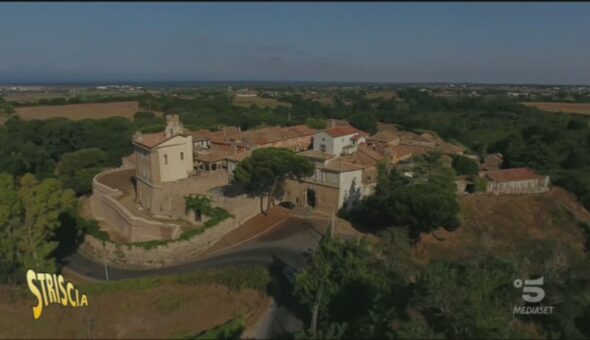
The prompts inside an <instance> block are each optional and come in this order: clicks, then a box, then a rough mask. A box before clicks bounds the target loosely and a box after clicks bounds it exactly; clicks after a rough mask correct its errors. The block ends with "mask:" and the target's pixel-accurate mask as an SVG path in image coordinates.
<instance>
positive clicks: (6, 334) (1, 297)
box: [0, 275, 268, 339]
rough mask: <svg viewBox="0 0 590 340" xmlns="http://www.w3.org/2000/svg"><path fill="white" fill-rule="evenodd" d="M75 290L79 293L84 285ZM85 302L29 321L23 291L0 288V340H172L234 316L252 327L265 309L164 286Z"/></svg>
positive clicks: (211, 292)
mask: <svg viewBox="0 0 590 340" xmlns="http://www.w3.org/2000/svg"><path fill="white" fill-rule="evenodd" d="M69 280H71V279H70V278H69V277H67V275H66V281H69ZM77 288H78V287H77ZM79 289H80V292H82V293H83V292H84V286H83V285H82V286H79ZM87 297H88V304H89V305H88V307H80V308H73V307H70V306H68V307H63V306H61V305H56V304H51V305H49V306H47V307H44V308H43V312H42V315H41V318H40V319H38V320H34V319H33V314H32V310H31V306H32V305H33V304H34V303H35V298H34V297H33V295H32V294H31V293H30V292H29V291H28V290H27V289H26V288H24V287H19V288H11V287H8V286H0V315H2V318H0V338H62V339H64V338H103V339H105V338H106V339H114V338H160V339H162V338H172V337H179V336H186V335H191V334H195V333H198V332H201V331H203V330H206V329H210V328H212V327H215V326H217V325H220V324H222V323H224V322H226V321H228V320H230V319H232V318H234V317H236V316H238V315H246V316H247V323H248V325H251V324H252V323H254V322H255V321H256V320H257V319H258V318H260V316H261V315H262V313H263V312H264V309H265V308H266V305H267V303H268V298H267V296H266V295H265V294H263V293H260V292H258V291H255V290H251V289H244V290H241V291H240V292H231V291H230V290H228V288H226V287H224V286H217V285H203V286H200V285H198V286H192V285H180V284H169V285H162V286H157V287H151V288H141V287H137V288H130V289H124V290H122V289H120V290H117V291H108V292H101V293H92V292H89V293H88V294H87Z"/></svg>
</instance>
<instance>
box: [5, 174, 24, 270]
mask: <svg viewBox="0 0 590 340" xmlns="http://www.w3.org/2000/svg"><path fill="white" fill-rule="evenodd" d="M22 215H23V206H22V204H21V201H20V199H19V197H18V192H17V190H16V187H15V185H14V178H13V177H12V176H10V175H9V174H0V282H3V281H7V280H10V279H11V278H13V277H14V276H16V275H17V274H16V272H17V270H18V268H19V263H18V261H19V258H18V240H19V239H21V237H22V228H20V226H21V223H22Z"/></svg>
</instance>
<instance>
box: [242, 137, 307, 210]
mask: <svg viewBox="0 0 590 340" xmlns="http://www.w3.org/2000/svg"><path fill="white" fill-rule="evenodd" d="M313 170H314V166H313V163H312V162H311V161H310V160H308V159H307V158H304V157H302V156H298V155H296V154H295V152H293V151H292V150H289V149H285V148H274V147H270V148H263V149H257V150H254V152H252V155H250V156H249V157H247V158H245V159H244V160H242V161H241V162H240V163H239V164H238V165H237V166H236V169H235V170H234V179H235V181H237V182H238V183H241V184H243V185H245V187H246V189H247V190H249V191H250V192H251V193H253V194H254V195H256V196H259V197H260V211H261V212H263V213H265V211H264V208H263V199H264V197H267V196H268V205H267V209H268V208H270V204H271V199H272V197H273V195H274V193H275V190H276V189H277V187H278V186H279V185H281V184H282V183H283V181H284V180H285V179H286V178H293V179H298V180H301V179H302V178H305V177H309V176H311V175H312V174H313Z"/></svg>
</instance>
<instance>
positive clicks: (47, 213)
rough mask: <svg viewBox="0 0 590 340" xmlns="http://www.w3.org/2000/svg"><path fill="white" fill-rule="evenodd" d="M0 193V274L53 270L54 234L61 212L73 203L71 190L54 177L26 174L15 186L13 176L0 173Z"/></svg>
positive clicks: (54, 268) (73, 197) (6, 277)
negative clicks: (43, 177) (28, 270)
mask: <svg viewBox="0 0 590 340" xmlns="http://www.w3.org/2000/svg"><path fill="white" fill-rule="evenodd" d="M0 195H1V197H2V200H0V255H1V256H0V271H1V273H2V274H4V276H2V278H3V279H8V280H10V279H15V277H17V274H18V273H20V271H23V270H26V269H34V270H37V271H46V272H55V270H56V266H55V258H54V256H53V255H54V252H55V251H56V249H57V247H58V242H56V241H55V240H54V238H55V236H56V230H57V229H58V228H59V227H60V224H61V221H60V217H61V215H62V214H64V213H66V212H67V211H69V210H70V209H72V208H73V207H74V206H75V205H76V199H75V196H74V192H73V191H71V190H64V189H63V188H62V184H61V183H60V182H59V181H58V180H56V179H53V178H49V179H45V180H43V181H38V180H37V179H36V178H35V177H34V176H33V175H31V174H26V175H25V176H23V177H22V178H21V179H20V182H19V186H18V187H17V186H16V185H15V184H14V178H13V177H12V176H10V175H8V174H0ZM18 276H20V275H18Z"/></svg>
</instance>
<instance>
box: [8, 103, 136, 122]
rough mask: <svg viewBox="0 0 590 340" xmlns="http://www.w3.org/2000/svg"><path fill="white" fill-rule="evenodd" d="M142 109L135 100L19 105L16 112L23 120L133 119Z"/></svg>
mask: <svg viewBox="0 0 590 340" xmlns="http://www.w3.org/2000/svg"><path fill="white" fill-rule="evenodd" d="M138 111H141V109H140V108H139V105H138V103H137V102H135V101H129V102H115V103H90V104H69V105H48V106H30V107H19V108H17V109H16V114H17V115H18V116H19V117H20V118H21V119H22V120H32V119H49V118H55V117H64V118H68V119H71V120H81V119H88V118H91V119H100V118H107V117H125V118H129V119H132V118H133V114H135V113H136V112H138Z"/></svg>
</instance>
